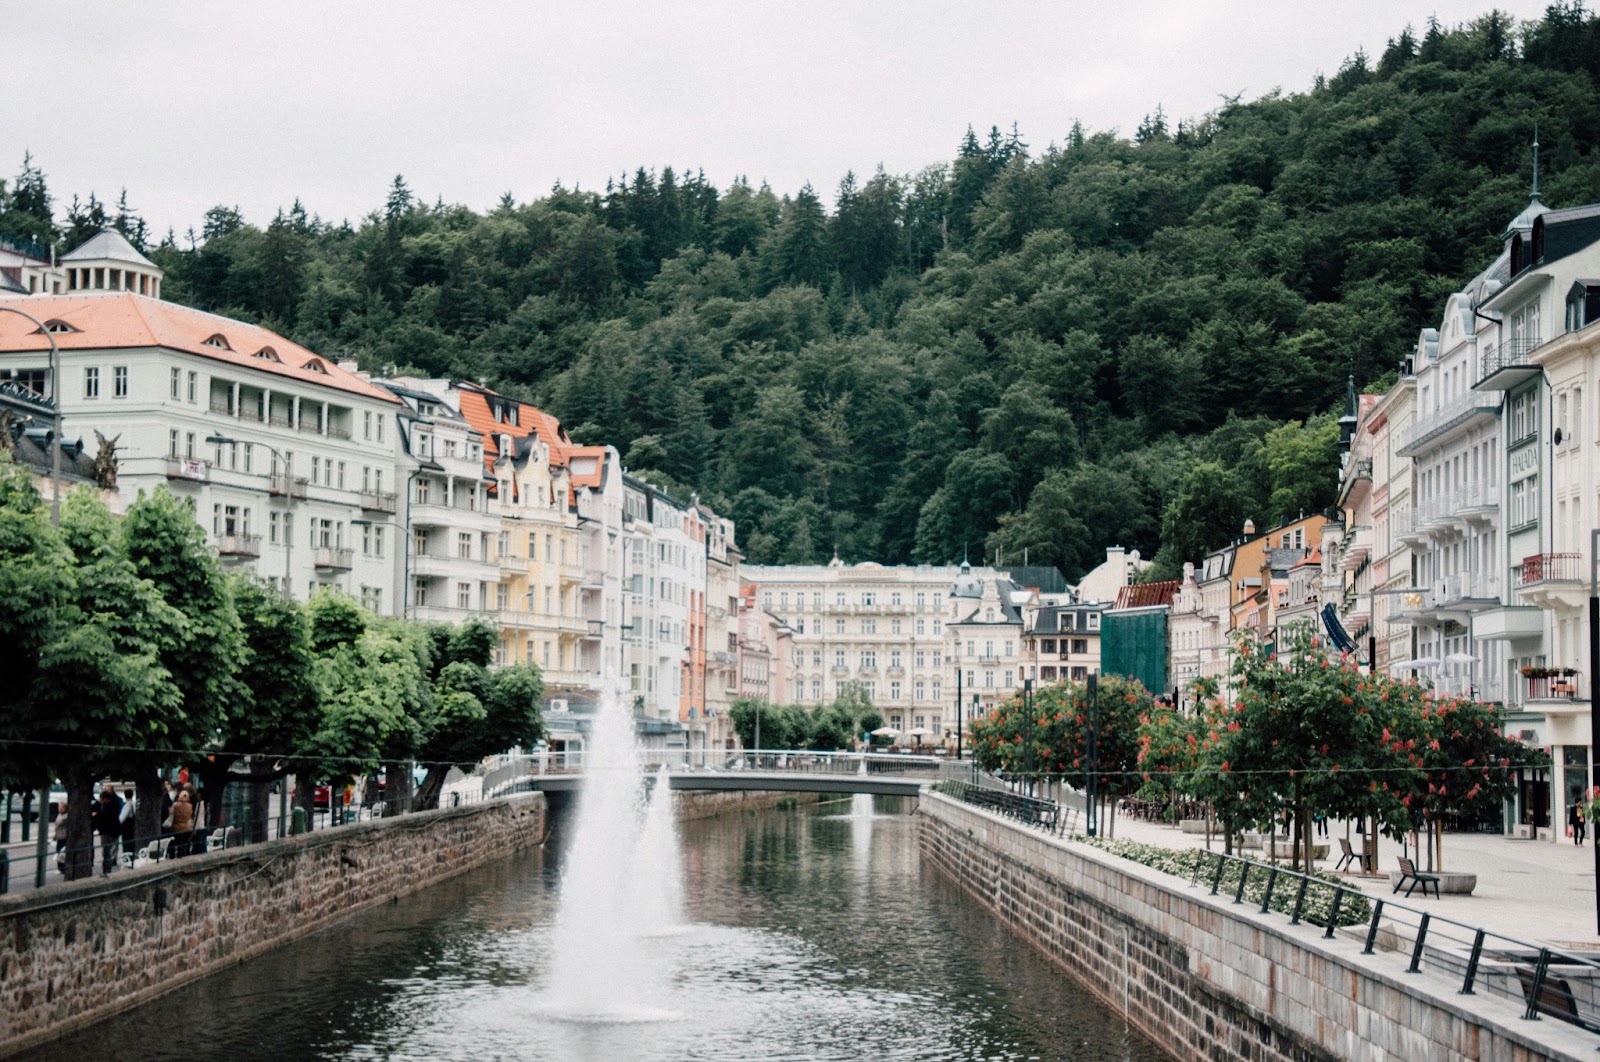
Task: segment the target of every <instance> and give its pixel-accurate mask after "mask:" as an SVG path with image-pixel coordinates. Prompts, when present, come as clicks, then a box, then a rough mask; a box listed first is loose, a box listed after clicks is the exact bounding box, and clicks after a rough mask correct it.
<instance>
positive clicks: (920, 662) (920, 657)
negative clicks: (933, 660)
mask: <svg viewBox="0 0 1600 1062" xmlns="http://www.w3.org/2000/svg"><path fill="white" fill-rule="evenodd" d="M927 664H928V654H927V651H926V650H923V649H918V650H917V666H918V667H926V666H927Z"/></svg>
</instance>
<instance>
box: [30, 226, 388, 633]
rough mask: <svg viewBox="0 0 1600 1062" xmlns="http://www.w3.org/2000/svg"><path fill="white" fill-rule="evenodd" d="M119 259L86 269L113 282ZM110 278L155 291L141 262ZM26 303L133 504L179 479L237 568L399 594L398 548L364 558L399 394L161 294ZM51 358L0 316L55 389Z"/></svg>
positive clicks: (286, 579) (68, 409)
mask: <svg viewBox="0 0 1600 1062" xmlns="http://www.w3.org/2000/svg"><path fill="white" fill-rule="evenodd" d="M102 235H106V234H102ZM113 235H114V234H113ZM99 239H100V237H96V240H99ZM116 239H117V240H120V239H121V237H116ZM93 242H95V241H91V243H93ZM124 242H125V241H124ZM130 250H131V249H130ZM135 253H136V252H135ZM75 268H77V267H75ZM82 268H85V269H87V268H89V267H87V266H83V267H82ZM109 268H111V267H109V266H104V265H101V266H95V267H94V269H95V270H98V271H99V272H92V273H89V274H85V275H86V276H88V278H89V279H90V280H91V281H102V282H103V281H104V279H105V278H106V276H107V275H108V274H107V273H106V272H105V270H107V269H109ZM151 268H152V269H153V268H154V267H151ZM111 275H112V276H113V277H114V279H115V281H116V283H117V284H119V285H127V286H131V287H139V286H143V287H145V288H146V289H147V290H148V289H149V288H150V287H151V286H152V285H151V283H150V278H149V277H148V276H144V275H143V274H140V273H139V272H138V269H137V268H136V265H135V264H134V263H125V265H124V266H120V267H117V270H116V272H115V273H114V274H111ZM141 277H143V279H142V280H141ZM16 299H17V301H16V302H15V303H14V305H17V306H19V307H21V308H24V309H26V311H27V312H28V313H30V314H32V315H33V316H35V317H37V318H39V319H40V320H41V321H43V322H44V323H45V327H46V328H47V329H48V330H49V332H50V335H51V336H52V337H54V339H55V341H56V343H57V345H58V346H59V347H60V349H61V363H62V392H63V393H62V394H61V395H60V396H59V397H60V403H61V410H62V415H63V418H64V420H65V422H66V424H67V425H68V426H69V428H70V431H71V432H72V433H76V434H81V435H83V436H86V437H92V436H93V435H94V433H95V432H99V433H101V434H102V435H103V436H105V438H107V439H108V440H113V441H114V443H115V447H116V455H117V459H118V462H119V478H118V488H119V490H120V492H121V494H122V495H123V497H124V499H131V498H133V497H135V496H136V495H137V493H138V492H139V491H141V490H152V489H154V488H155V487H157V486H158V485H165V486H167V487H168V488H169V489H171V490H172V491H173V492H174V493H175V494H177V495H178V496H180V497H183V498H187V499H189V500H190V501H192V502H193V504H194V506H195V513H196V515H197V517H198V519H199V521H200V523H201V525H202V526H203V527H205V528H206V529H207V531H208V532H209V535H210V539H211V542H212V544H213V545H214V546H215V547H216V549H217V552H218V554H219V555H220V556H221V557H222V559H223V561H224V562H225V563H227V564H229V565H232V566H238V567H243V568H246V569H249V570H252V571H254V572H256V573H257V574H258V575H259V576H260V577H261V578H263V579H266V580H268V581H270V582H273V583H275V584H276V585H278V586H280V587H283V588H285V589H286V590H287V591H288V592H289V593H290V594H291V595H292V596H294V597H296V598H298V599H301V600H304V599H305V598H306V597H307V596H309V595H310V594H311V593H313V592H314V591H316V590H317V589H318V588H319V587H324V586H327V587H334V588H337V589H340V590H343V591H346V592H352V593H357V592H359V588H360V587H370V588H373V589H374V590H375V591H376V592H377V593H379V594H380V595H381V596H382V598H383V599H384V600H388V601H393V600H395V599H396V587H397V578H396V573H397V568H396V566H395V564H394V563H393V559H392V557H391V556H384V557H378V556H372V555H362V554H359V553H358V552H357V550H356V547H357V546H358V545H359V544H360V540H361V536H360V534H359V533H358V532H359V530H360V528H359V526H358V525H357V524H356V523H355V521H357V520H361V519H364V516H365V514H367V513H368V512H369V510H368V509H366V508H364V505H365V504H367V503H368V502H370V501H372V500H373V499H372V498H370V497H364V496H363V494H362V482H363V480H362V475H363V470H367V469H381V470H382V471H383V474H384V475H385V477H386V478H387V479H388V480H389V481H391V482H392V480H393V477H394V475H395V474H396V471H395V470H396V468H397V466H398V460H399V448H398V442H399V440H398V432H397V431H396V428H395V423H394V421H395V414H396V412H397V410H398V409H399V408H400V402H399V400H398V399H396V398H395V397H394V395H392V394H390V393H389V392H388V391H386V390H384V389H382V388H380V387H376V386H375V385H373V384H371V383H369V382H368V381H366V380H364V379H362V378H361V377H360V376H358V375H356V374H355V373H353V372H350V371H349V370H348V369H346V368H343V367H341V366H339V365H337V364H335V363H333V362H330V361H327V360H326V359H323V358H321V357H318V356H317V355H316V354H314V353H312V352H311V351H309V350H306V349H305V348H303V347H300V346H298V345H297V344H294V343H291V342H289V341H288V340H286V339H284V338H283V337H281V336H278V335H275V334H273V333H272V332H269V331H267V330H266V329H263V328H259V327H257V326H254V325H247V324H243V323H241V322H238V321H232V320H229V319H227V318H225V317H218V316H216V315H213V314H208V313H202V312H200V311H198V310H191V309H188V308H186V307H182V306H177V305H174V304H172V303H168V302H163V301H161V300H159V299H156V298H153V297H150V296H148V295H138V294H131V293H128V292H125V291H121V290H93V291H88V292H83V293H78V294H62V295H31V296H17V297H16ZM48 365H49V343H48V340H47V338H46V337H45V336H44V335H42V334H40V332H39V330H38V329H37V328H35V327H34V326H33V325H32V324H30V323H29V322H28V321H27V320H25V319H24V318H22V317H20V316H18V315H16V314H0V371H3V372H4V374H5V376H6V377H7V378H8V379H10V380H11V381H13V382H14V383H16V384H18V385H21V386H25V387H28V388H29V389H31V390H34V391H36V392H39V393H41V394H48V392H49V390H50V381H49V373H48ZM51 397H54V396H51Z"/></svg>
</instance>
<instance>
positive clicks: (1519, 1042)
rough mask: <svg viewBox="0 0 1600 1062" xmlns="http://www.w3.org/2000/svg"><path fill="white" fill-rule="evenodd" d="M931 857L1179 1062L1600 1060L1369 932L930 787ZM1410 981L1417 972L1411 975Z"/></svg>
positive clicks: (1554, 1027) (1581, 1040) (926, 805)
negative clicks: (1316, 921) (1183, 875)
mask: <svg viewBox="0 0 1600 1062" xmlns="http://www.w3.org/2000/svg"><path fill="white" fill-rule="evenodd" d="M918 816H919V820H920V821H919V837H920V845H921V850H922V854H923V858H924V859H925V860H926V861H927V862H928V863H929V864H931V865H932V866H933V867H935V868H937V869H938V870H939V871H940V872H942V873H944V874H945V875H947V876H949V877H950V878H951V879H953V880H954V881H955V882H956V883H957V884H959V885H960V886H961V888H962V889H963V890H965V891H966V892H967V893H969V894H970V895H971V896H973V897H974V898H976V899H977V900H978V902H980V903H982V904H983V905H984V906H985V907H987V908H989V910H990V911H992V912H993V913H994V914H995V915H996V917H998V918H999V919H1000V920H1001V921H1003V922H1004V923H1006V924H1007V925H1008V926H1009V927H1010V928H1011V929H1012V930H1014V931H1015V932H1016V933H1017V934H1018V935H1020V936H1021V937H1023V938H1024V939H1025V940H1028V941H1029V942H1031V943H1032V944H1034V945H1035V946H1036V947H1038V948H1039V949H1040V950H1041V951H1043V952H1044V953H1045V954H1046V955H1048V956H1050V957H1051V958H1052V959H1054V960H1056V961H1057V962H1059V963H1060V964H1061V965H1062V966H1064V967H1065V968H1066V969H1067V971H1068V972H1069V973H1071V974H1072V976H1073V977H1075V978H1076V979H1078V980H1079V981H1081V982H1082V983H1083V985H1084V986H1085V987H1086V988H1088V989H1089V990H1090V991H1092V992H1094V993H1095V995H1097V996H1099V997H1100V998H1101V999H1102V1000H1104V1001H1105V1002H1106V1003H1107V1004H1108V1005H1110V1006H1111V1007H1112V1008H1114V1009H1115V1010H1117V1011H1118V1012H1119V1013H1122V1014H1125V1015H1126V1017H1127V1019H1128V1021H1129V1023H1130V1024H1132V1025H1133V1026H1135V1027H1136V1028H1138V1029H1139V1030H1140V1031H1142V1032H1143V1033H1144V1034H1145V1035H1146V1036H1148V1037H1149V1038H1150V1039H1152V1040H1154V1041H1155V1042H1156V1043H1157V1044H1160V1045H1161V1046H1162V1047H1164V1048H1165V1049H1166V1050H1168V1051H1170V1052H1171V1053H1172V1054H1173V1055H1174V1056H1175V1057H1176V1058H1179V1059H1190V1058H1206V1059H1214V1060H1233V1059H1237V1060H1241V1062H1242V1060H1246V1059H1248V1060H1251V1062H1290V1060H1294V1062H1306V1060H1311V1059H1336V1058H1344V1059H1362V1060H1363V1062H1420V1060H1422V1059H1428V1060H1430V1062H1431V1060H1436V1059H1437V1060H1456V1059H1461V1060H1466V1059H1493V1060H1497V1062H1498V1060H1502V1059H1504V1060H1514V1062H1521V1060H1532V1059H1545V1058H1558V1059H1580V1058H1582V1059H1592V1058H1594V1057H1595V1048H1596V1046H1597V1041H1596V1037H1595V1036H1594V1035H1593V1034H1589V1033H1585V1032H1583V1031H1582V1030H1579V1029H1577V1028H1576V1027H1575V1026H1572V1025H1568V1024H1566V1023H1564V1022H1558V1021H1553V1020H1550V1019H1546V1020H1544V1021H1538V1022H1527V1021H1523V1020H1521V1018H1520V1010H1521V1008H1520V1007H1518V1006H1516V1005H1515V1004H1513V1003H1512V1002H1511V1001H1508V1000H1506V999H1503V998H1496V997H1493V996H1488V995H1482V994H1480V995H1476V996H1459V995H1455V994H1454V993H1453V992H1452V991H1451V988H1450V987H1449V985H1448V984H1447V983H1445V982H1442V981H1435V980H1434V979H1432V978H1424V977H1422V976H1421V975H1407V974H1405V973H1404V972H1402V971H1403V970H1404V968H1405V967H1404V964H1403V963H1401V964H1396V963H1395V962H1394V960H1393V957H1392V956H1388V957H1384V956H1363V955H1361V954H1360V952H1361V945H1362V942H1361V941H1358V940H1350V939H1342V938H1339V937H1335V938H1334V939H1332V940H1324V939H1323V938H1322V931H1321V930H1320V929H1317V928H1315V927H1311V926H1298V927H1295V926H1290V925H1289V922H1288V919H1287V918H1284V917H1283V916H1281V915H1259V914H1257V913H1256V911H1258V910H1259V908H1249V907H1243V906H1234V905H1233V904H1232V903H1231V902H1230V899H1231V898H1230V897H1213V896H1211V895H1209V894H1208V893H1207V891H1206V890H1204V889H1202V888H1192V887H1189V886H1188V885H1187V884H1186V883H1184V882H1181V881H1179V880H1177V879H1174V878H1172V877H1170V876H1168V875H1166V874H1163V873H1161V872H1159V871H1156V870H1152V869H1150V868H1148V867H1143V866H1139V865H1137V864H1134V863H1131V862H1129V861H1127V860H1123V859H1119V858H1117V857H1115V856H1112V855H1109V854H1107V853H1104V852H1100V851H1097V850H1095V849H1091V848H1089V847H1087V846H1085V845H1081V844H1068V843H1063V842H1062V841H1060V840H1059V839H1056V838H1053V837H1049V836H1046V835H1044V834H1041V833H1039V832H1037V831H1034V830H1029V829H1027V828H1025V827H1022V826H1020V825H1018V824H1016V823H1014V822H1011V821H1009V820H1007V819H1004V818H1001V817H1000V816H998V815H994V814H991V813H989V812H986V811H983V810H980V809H978V808H974V807H972V806H970V805H967V804H963V803H960V802H957V801H955V800H952V799H950V798H949V797H946V796H942V795H940V794H938V793H925V794H924V796H923V798H922V801H921V803H920V805H919V808H918ZM1408 978H1409V979H1408Z"/></svg>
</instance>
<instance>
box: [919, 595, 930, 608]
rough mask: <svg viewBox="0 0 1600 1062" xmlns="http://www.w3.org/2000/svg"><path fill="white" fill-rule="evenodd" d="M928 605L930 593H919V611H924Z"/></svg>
mask: <svg viewBox="0 0 1600 1062" xmlns="http://www.w3.org/2000/svg"><path fill="white" fill-rule="evenodd" d="M927 607H928V595H927V594H918V595H917V611H918V612H922V611H923V610H925V609H926V608H927Z"/></svg>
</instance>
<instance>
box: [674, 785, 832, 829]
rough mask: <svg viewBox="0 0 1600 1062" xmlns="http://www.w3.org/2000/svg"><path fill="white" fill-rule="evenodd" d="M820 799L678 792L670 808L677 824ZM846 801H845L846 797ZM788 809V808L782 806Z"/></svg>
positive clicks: (744, 792)
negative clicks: (673, 811) (786, 801)
mask: <svg viewBox="0 0 1600 1062" xmlns="http://www.w3.org/2000/svg"><path fill="white" fill-rule="evenodd" d="M822 798H823V794H821V793H768V792H762V791H760V790H740V789H680V790H678V791H677V792H675V793H673V794H672V803H673V809H674V810H675V811H676V812H677V813H678V821H679V822H689V821H691V820H693V819H709V818H715V817H716V816H718V815H731V814H733V813H735V812H744V811H763V810H765V809H767V808H775V807H777V806H778V803H779V802H780V801H784V800H788V801H794V802H797V803H800V804H815V803H817V802H818V801H820V800H821V799H822ZM847 799H848V798H847ZM785 806H789V805H785Z"/></svg>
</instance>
